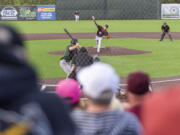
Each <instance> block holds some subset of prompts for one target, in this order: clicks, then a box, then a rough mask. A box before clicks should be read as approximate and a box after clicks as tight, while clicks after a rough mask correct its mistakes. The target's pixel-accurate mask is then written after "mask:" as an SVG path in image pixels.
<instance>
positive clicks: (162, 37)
mask: <svg viewBox="0 0 180 135" xmlns="http://www.w3.org/2000/svg"><path fill="white" fill-rule="evenodd" d="M166 34H167V35H168V36H169V39H170V40H171V41H172V36H171V34H169V33H168V32H167V33H165V32H163V33H162V35H161V39H160V41H162V40H163V39H164V37H165V35H166Z"/></svg>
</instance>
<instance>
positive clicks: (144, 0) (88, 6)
mask: <svg viewBox="0 0 180 135" xmlns="http://www.w3.org/2000/svg"><path fill="white" fill-rule="evenodd" d="M160 8H161V2H160V0H57V1H56V13H57V19H58V20H72V19H74V12H75V10H78V11H79V13H80V19H82V20H84V19H85V20H87V19H90V18H91V16H92V15H94V16H96V18H97V19H102V20H104V19H111V20H112V19H160Z"/></svg>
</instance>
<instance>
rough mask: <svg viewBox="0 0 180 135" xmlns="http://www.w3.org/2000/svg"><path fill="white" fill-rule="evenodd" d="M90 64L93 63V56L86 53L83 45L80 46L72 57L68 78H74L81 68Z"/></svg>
mask: <svg viewBox="0 0 180 135" xmlns="http://www.w3.org/2000/svg"><path fill="white" fill-rule="evenodd" d="M91 64H93V58H92V57H91V56H90V55H89V54H88V51H87V49H86V48H85V47H81V48H80V51H79V53H78V54H77V55H75V56H74V57H73V58H72V67H71V74H70V78H73V79H76V74H77V73H78V72H79V71H80V70H81V69H82V68H84V67H87V66H89V65H91ZM73 74H74V75H73Z"/></svg>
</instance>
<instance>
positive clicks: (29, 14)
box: [18, 6, 36, 20]
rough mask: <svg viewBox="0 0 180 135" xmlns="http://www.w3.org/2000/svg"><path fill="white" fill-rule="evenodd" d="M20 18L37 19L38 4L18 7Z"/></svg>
mask: <svg viewBox="0 0 180 135" xmlns="http://www.w3.org/2000/svg"><path fill="white" fill-rule="evenodd" d="M18 10H19V14H18V20H36V6H26V7H24V6H23V7H18Z"/></svg>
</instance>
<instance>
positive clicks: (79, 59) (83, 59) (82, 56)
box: [72, 53, 93, 68]
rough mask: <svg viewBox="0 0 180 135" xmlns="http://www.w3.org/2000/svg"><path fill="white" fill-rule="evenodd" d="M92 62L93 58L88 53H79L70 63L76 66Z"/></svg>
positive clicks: (87, 64) (83, 65)
mask: <svg viewBox="0 0 180 135" xmlns="http://www.w3.org/2000/svg"><path fill="white" fill-rule="evenodd" d="M92 63H93V58H92V57H91V56H89V55H88V53H79V54H78V55H76V56H74V57H73V59H72V64H74V65H75V66H76V67H81V68H82V67H86V66H89V65H91V64H92Z"/></svg>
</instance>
